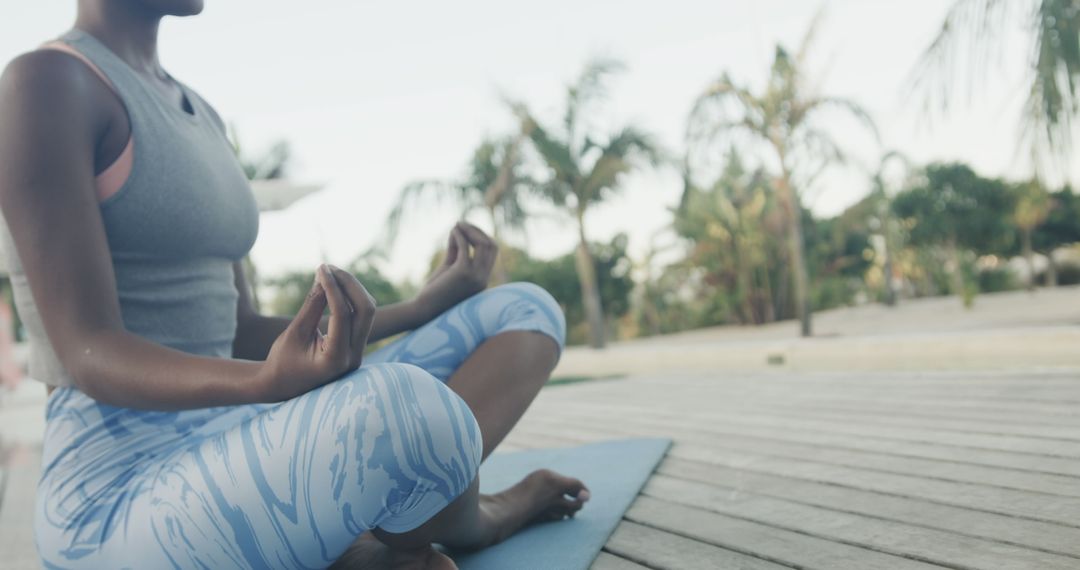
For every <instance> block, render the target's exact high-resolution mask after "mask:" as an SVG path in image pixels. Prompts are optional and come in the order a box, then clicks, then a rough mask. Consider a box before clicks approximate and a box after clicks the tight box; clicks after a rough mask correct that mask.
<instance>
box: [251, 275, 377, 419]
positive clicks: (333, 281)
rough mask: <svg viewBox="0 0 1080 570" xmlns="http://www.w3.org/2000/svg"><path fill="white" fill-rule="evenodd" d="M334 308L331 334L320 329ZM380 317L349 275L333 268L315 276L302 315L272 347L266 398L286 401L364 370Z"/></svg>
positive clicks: (264, 379) (265, 369) (263, 378)
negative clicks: (325, 314) (370, 338)
mask: <svg viewBox="0 0 1080 570" xmlns="http://www.w3.org/2000/svg"><path fill="white" fill-rule="evenodd" d="M327 306H329V307H330V318H329V323H328V327H327V331H326V334H325V335H324V334H323V333H322V332H321V331H320V330H319V321H320V319H321V318H322V316H323V310H324V309H325V308H326V307H327ZM374 318H375V299H373V298H372V297H371V295H370V294H368V292H367V290H366V289H364V286H363V285H361V284H360V282H359V281H357V280H356V278H355V277H353V276H352V275H350V274H349V273H347V272H345V271H342V270H341V269H338V268H336V267H335V268H331V267H330V266H329V265H321V266H319V269H318V270H317V271H316V272H315V284H314V286H313V287H312V289H311V292H310V293H308V296H307V299H305V300H304V305H303V306H302V307H301V308H300V312H299V313H297V314H296V317H295V318H293V320H292V322H291V323H289V326H288V327H287V328H286V329H285V331H284V332H282V333H281V335H280V336H278V338H277V340H276V341H274V344H273V346H271V347H270V354H269V355H268V356H267V358H266V362H265V363H263V366H262V369H261V370H260V377H259V380H258V386H259V391H260V392H261V393H260V396H261V399H264V400H268V401H274V402H278V401H282V400H287V399H289V398H293V397H296V396H298V395H300V394H303V393H305V392H307V391H309V390H311V389H313V388H317V387H319V386H322V385H323V384H326V383H327V382H330V381H331V380H334V379H336V378H338V377H340V376H341V375H343V374H345V373H346V372H351V371H352V370H355V369H357V368H358V367H359V366H360V361H361V359H362V358H363V354H364V347H365V346H366V345H367V339H368V335H369V334H370V333H371V326H372V323H373V322H374Z"/></svg>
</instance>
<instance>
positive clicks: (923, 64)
mask: <svg viewBox="0 0 1080 570" xmlns="http://www.w3.org/2000/svg"><path fill="white" fill-rule="evenodd" d="M1017 21H1021V22H1023V26H1024V28H1025V30H1026V31H1027V35H1028V41H1029V42H1030V43H1029V47H1028V53H1029V54H1030V55H1031V57H1030V58H1029V61H1028V63H1027V70H1026V79H1025V83H1027V84H1028V85H1029V87H1028V99H1027V103H1026V104H1025V106H1024V112H1023V115H1022V117H1021V120H1020V126H1021V129H1022V132H1023V133H1024V134H1025V136H1026V138H1027V139H1028V142H1029V143H1030V144H1031V153H1032V159H1033V161H1032V163H1033V165H1034V166H1035V168H1036V171H1037V170H1038V168H1039V164H1040V159H1042V158H1049V157H1055V156H1056V157H1057V158H1059V159H1063V160H1064V159H1068V158H1070V155H1069V149H1070V147H1071V144H1070V143H1071V140H1070V139H1071V134H1072V119H1073V118H1074V117H1075V115H1076V113H1077V110H1078V106H1080V1H1077V0H1022V1H1018V0H954V2H953V5H952V8H951V9H950V10H949V12H948V14H947V15H946V17H945V21H944V22H943V23H942V25H941V30H940V31H939V32H938V34H937V36H936V37H935V38H934V41H933V42H932V43H931V44H930V46H929V47H928V48H927V49H926V52H925V53H924V54H923V57H922V60H921V61H920V63H919V65H918V66H917V67H916V69H915V74H914V76H913V81H912V84H913V86H914V88H915V89H921V90H924V91H925V95H926V98H925V102H926V104H927V106H931V105H933V104H934V103H935V99H936V98H940V100H939V101H936V103H938V104H939V105H940V106H941V107H942V108H943V109H946V108H947V107H948V104H949V101H950V99H951V98H952V93H951V86H952V85H953V83H952V82H953V79H954V78H955V77H956V76H958V75H964V76H967V77H968V79H969V82H968V83H969V86H970V87H971V88H972V89H973V90H974V88H975V87H976V85H975V80H977V79H980V78H983V77H985V76H987V75H988V73H987V69H986V67H987V66H988V65H990V63H991V62H994V61H996V60H997V59H998V57H997V56H998V55H1000V54H1001V53H1004V52H1005V51H1006V49H1007V48H1006V45H1005V41H1004V40H1005V37H1006V35H1007V32H1008V31H1009V29H1010V28H1012V27H1013V26H1014V25H1015V23H1016V22H1017ZM965 48H966V53H963V52H964V51H965ZM962 69H963V70H966V72H965V71H963V70H962Z"/></svg>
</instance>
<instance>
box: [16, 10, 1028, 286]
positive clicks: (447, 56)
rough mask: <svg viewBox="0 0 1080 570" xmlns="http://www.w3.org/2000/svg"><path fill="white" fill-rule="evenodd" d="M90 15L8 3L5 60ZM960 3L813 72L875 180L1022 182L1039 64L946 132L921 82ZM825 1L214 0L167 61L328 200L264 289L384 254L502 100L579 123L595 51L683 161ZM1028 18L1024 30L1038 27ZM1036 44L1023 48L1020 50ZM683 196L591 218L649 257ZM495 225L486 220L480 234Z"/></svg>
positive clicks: (314, 200) (622, 92)
mask: <svg viewBox="0 0 1080 570" xmlns="http://www.w3.org/2000/svg"><path fill="white" fill-rule="evenodd" d="M75 4H76V1H75V0H38V1H34V2H26V1H21V0H20V1H16V0H0V13H2V14H4V18H3V23H2V24H0V64H6V62H7V61H8V60H10V59H11V58H12V57H14V56H16V55H17V54H19V53H21V52H23V51H26V50H28V49H32V48H33V47H34V46H35V45H37V44H39V43H41V42H42V41H44V40H47V39H49V38H51V37H53V36H56V35H58V34H59V33H61V32H63V31H64V30H65V29H67V28H68V27H69V26H70V24H71V22H72V21H73V17H74V11H75ZM950 4H951V0H833V1H831V2H825V3H824V6H825V20H824V23H823V27H822V29H821V32H820V35H819V38H818V41H817V43H816V47H815V50H814V52H813V53H814V55H813V57H812V58H811V69H810V75H811V77H812V79H813V80H814V82H815V84H816V85H818V90H819V92H820V93H821V94H824V95H831V96H840V97H847V98H851V99H854V100H855V101H857V102H859V103H861V104H862V105H863V106H864V107H865V108H866V109H867V110H869V112H870V113H871V114H872V115H873V117H874V119H875V120H876V121H877V124H878V127H879V130H880V132H881V139H882V147H881V148H879V147H877V146H876V145H875V144H874V143H873V141H872V140H870V139H868V137H866V136H864V135H862V134H860V133H859V132H857V131H855V130H853V128H851V127H850V126H844V125H839V126H838V127H837V131H836V138H838V139H839V140H840V142H841V144H843V145H845V146H846V147H848V148H849V150H850V151H851V153H852V155H853V157H854V158H855V159H856V161H857V163H861V164H863V165H864V166H865V168H872V167H873V166H874V165H876V163H877V160H878V157H879V156H880V154H881V152H882V148H885V149H898V150H900V151H902V152H903V153H905V154H906V155H907V156H909V157H910V158H911V159H912V160H914V161H915V162H917V163H923V162H927V161H932V160H963V161H966V162H968V163H970V164H972V165H973V166H974V167H975V168H976V169H977V170H978V171H980V172H981V173H983V174H986V175H995V176H996V175H1000V176H1012V177H1022V176H1026V175H1027V174H1028V167H1027V165H1026V164H1025V163H1024V161H1023V160H1021V159H1020V157H1022V156H1023V155H1022V153H1018V150H1017V143H1016V140H1017V137H1016V125H1017V119H1018V116H1019V112H1020V108H1021V105H1022V104H1023V101H1024V96H1025V93H1026V92H1025V85H1024V84H1023V77H1022V74H1021V72H1022V69H1023V64H1024V61H1025V60H1024V57H1026V56H1025V55H1024V53H1023V50H1022V49H1017V50H1014V53H1015V54H1018V55H1011V56H1009V57H1007V58H1006V61H1003V62H1002V64H1001V66H1000V68H995V72H994V74H993V79H992V80H991V81H988V82H986V84H985V85H984V86H983V92H981V93H979V94H978V95H977V96H976V97H974V98H973V99H972V100H971V101H970V102H962V104H961V105H957V106H956V108H955V109H954V112H952V113H951V114H950V115H949V116H948V117H947V118H946V119H944V120H939V121H935V122H934V124H933V125H932V128H931V126H930V125H928V124H927V123H926V122H925V121H923V120H921V119H920V116H919V112H918V111H919V108H918V106H917V105H914V104H912V103H911V102H910V101H905V91H904V89H903V88H904V86H905V84H906V81H907V79H908V78H909V75H910V72H911V70H912V68H913V65H914V64H915V62H916V61H917V60H918V57H919V55H920V54H921V52H922V50H923V49H924V48H925V47H926V45H927V43H928V42H929V40H930V39H931V38H932V37H933V35H934V34H935V32H936V30H937V28H938V27H939V26H940V23H941V21H942V18H943V16H944V14H945V11H946V9H947V8H948V6H949V5H950ZM820 6H822V4H821V3H818V2H812V1H806V0H759V1H754V2H747V1H741V0H713V1H704V0H697V1H692V0H667V1H665V2H655V1H640V0H633V1H631V0H602V1H601V0H572V1H571V0H546V1H544V2H528V3H525V2H506V1H505V0H504V1H497V0H457V1H450V2H445V1H444V2H434V1H427V2H418V1H399V2H388V1H382V2H374V1H361V0H351V1H346V0H310V1H307V2H296V1H285V0H258V1H256V0H229V1H228V2H225V1H220V0H207V8H206V11H205V12H204V13H203V14H202V15H201V16H198V17H195V18H190V19H184V20H177V19H170V20H167V21H166V23H165V24H164V27H163V30H162V36H161V45H162V47H161V59H162V63H163V64H164V66H165V68H166V69H167V70H169V72H170V73H171V74H172V75H174V76H176V77H178V78H179V79H181V80H182V81H184V82H185V83H187V84H188V85H189V86H191V87H192V88H194V89H195V90H197V91H199V92H200V93H201V94H202V95H203V96H204V97H205V98H206V99H208V100H209V101H210V103H211V104H213V105H215V106H216V107H217V109H218V111H219V112H220V113H221V115H222V116H223V117H225V119H226V121H227V122H230V123H232V124H233V125H235V126H236V127H237V129H238V131H239V133H240V135H241V137H242V139H243V141H244V143H245V145H246V146H247V147H248V148H251V149H261V148H264V147H265V146H266V145H268V144H270V143H271V142H273V141H274V140H276V139H286V140H288V141H289V142H290V143H291V144H292V146H293V148H294V150H295V153H296V159H297V161H296V165H295V166H296V168H295V170H294V178H295V179H296V180H297V181H299V182H321V183H325V184H326V188H325V190H323V191H322V192H320V193H319V194H317V195H314V196H312V197H310V198H308V199H305V200H303V201H301V202H299V203H297V204H296V205H294V206H293V207H292V208H290V209H289V210H286V211H284V212H278V213H271V214H266V215H264V216H263V218H262V226H261V231H260V236H259V240H258V243H257V244H256V246H255V250H254V251H253V257H254V259H255V261H256V263H257V264H258V265H259V267H260V269H261V272H262V274H263V275H271V274H275V273H278V272H281V271H284V270H288V269H311V268H313V267H314V266H315V265H316V264H317V263H319V262H320V261H321V260H322V256H323V255H324V253H325V255H326V257H327V258H328V259H329V261H331V262H334V263H338V264H345V263H347V262H348V261H349V260H350V259H351V258H352V257H353V256H355V255H356V253H358V252H359V251H361V250H363V249H365V248H366V247H367V246H368V245H370V243H371V241H372V239H373V237H374V236H375V235H376V234H377V232H378V231H379V229H380V228H381V225H382V221H383V219H384V218H385V215H386V213H387V211H388V210H389V208H390V206H391V204H392V202H393V199H394V197H395V195H396V194H397V192H398V190H399V189H400V188H401V187H402V186H403V185H404V184H405V183H406V182H408V181H410V180H414V179H417V178H452V177H455V176H458V175H459V174H460V173H461V172H462V171H463V169H464V168H465V165H466V162H467V160H468V159H469V156H470V154H471V151H472V149H473V148H474V147H475V146H476V144H477V143H478V142H479V141H480V139H481V138H482V136H483V135H485V134H501V133H504V132H508V131H509V130H510V129H511V128H513V124H514V123H513V121H512V119H511V118H510V116H509V114H508V113H507V111H506V110H505V108H504V107H503V106H502V104H501V103H500V93H506V94H509V95H511V96H513V97H515V98H518V99H522V100H524V101H526V102H528V103H529V104H530V105H531V106H532V107H533V108H534V109H536V110H537V111H538V112H539V113H540V114H541V115H542V116H546V117H553V116H554V115H553V113H556V112H558V111H559V109H561V103H562V98H563V93H564V85H565V83H566V82H567V81H569V80H570V79H572V78H573V77H574V76H575V75H576V74H577V73H578V70H579V69H580V68H581V66H582V65H583V63H584V62H585V61H586V60H588V59H589V58H590V57H591V56H594V55H606V56H614V57H617V58H620V59H622V60H623V61H624V62H625V63H626V64H627V66H628V71H627V72H626V73H625V74H623V75H621V76H620V77H618V79H617V80H616V81H615V82H614V83H613V85H612V87H613V88H612V97H611V101H610V105H609V106H608V107H607V110H606V111H605V112H604V113H603V114H602V115H601V116H600V117H598V119H597V121H598V122H599V124H601V125H614V124H617V123H623V122H627V121H632V122H635V123H637V124H639V125H641V126H642V127H644V128H646V129H648V130H651V131H653V132H654V133H656V134H657V136H658V137H659V139H660V140H661V141H662V142H663V143H664V144H665V145H666V146H667V147H668V148H669V149H671V150H672V151H673V152H675V153H680V152H681V151H682V145H681V140H682V133H683V130H684V128H685V120H686V116H687V113H688V111H689V109H690V106H691V104H692V102H693V100H694V98H695V97H696V96H697V95H698V93H700V92H701V91H702V90H703V89H704V88H705V87H706V85H707V84H708V82H709V81H710V80H711V79H713V78H715V77H717V76H718V75H719V74H720V73H721V72H723V71H725V70H726V71H729V72H730V73H731V74H732V75H733V76H734V77H735V78H736V80H738V81H742V82H746V83H748V84H750V85H751V86H754V87H757V86H760V85H761V83H762V82H763V81H764V79H765V77H766V73H767V71H768V66H769V64H770V63H771V58H772V51H773V46H774V45H775V43H776V42H778V41H779V42H782V43H784V44H785V45H786V46H788V47H789V48H791V49H795V48H796V47H797V46H798V44H799V41H800V40H801V38H802V36H803V34H804V32H805V30H806V27H807V26H808V24H809V22H810V21H811V19H812V17H813V15H814V13H815V12H816V11H817V10H818V9H819V7H820ZM1020 24H1021V22H1017V26H1018V27H1019V26H1020ZM1016 47H1017V48H1021V47H1024V46H1023V44H1018V45H1017V46H1016ZM866 190H867V183H866V179H865V175H862V174H860V173H859V172H858V171H857V170H856V169H854V168H851V169H848V170H846V171H839V170H838V171H836V172H834V173H832V174H831V175H829V176H828V177H827V178H825V179H824V180H823V183H822V185H821V187H820V188H818V189H816V190H815V192H814V193H813V198H812V200H811V201H810V204H809V205H810V206H811V207H812V208H813V209H814V210H815V211H816V212H818V213H819V214H833V213H836V212H838V211H840V210H842V209H843V208H844V207H845V206H847V205H849V204H851V203H853V202H855V201H856V200H858V199H859V198H860V197H862V196H863V195H864V194H865V192H866ZM680 192H681V181H680V180H679V178H678V176H676V174H675V172H674V171H666V170H660V171H653V172H644V173H641V174H638V175H635V176H633V177H631V178H629V179H628V180H627V184H626V187H625V192H624V193H623V194H622V196H621V197H619V198H618V199H616V200H613V201H612V202H611V203H610V204H607V205H604V206H603V207H601V208H598V209H596V210H595V211H593V212H592V214H591V217H590V219H589V220H588V221H589V226H590V231H591V235H590V237H591V238H593V239H597V240H599V239H606V238H609V237H610V236H612V235H613V234H615V233H616V232H619V231H625V232H628V233H629V235H630V239H631V241H630V243H631V252H632V253H633V254H635V255H640V254H641V253H642V252H643V251H644V250H645V248H647V247H648V244H649V240H650V236H651V235H652V234H654V233H655V232H656V230H658V229H660V228H662V227H664V226H665V224H667V223H669V221H670V214H669V212H668V210H667V209H668V208H669V207H671V206H673V205H674V204H675V203H676V201H677V199H678V196H679V193H680ZM454 218H455V213H454V212H452V211H450V209H448V208H435V207H433V208H430V209H428V210H417V211H415V214H414V215H413V217H411V218H409V220H408V221H407V222H406V226H405V228H404V231H403V234H404V235H403V238H402V239H401V241H400V242H399V246H398V247H397V248H396V250H395V252H394V258H393V259H392V260H391V262H390V264H389V265H388V266H387V267H385V268H384V269H386V271H387V272H388V273H389V274H390V275H391V276H393V277H395V278H402V277H412V278H416V277H418V276H419V275H420V274H421V273H422V271H423V269H424V267H425V266H426V262H427V260H428V259H429V257H430V255H431V253H432V252H433V251H434V249H435V248H436V247H437V245H438V244H441V243H443V242H444V238H445V232H446V231H447V230H448V229H449V227H450V226H451V225H452V223H453V221H454ZM477 222H478V223H480V224H481V225H483V220H477ZM570 230H571V226H569V225H560V224H556V223H553V222H540V223H536V224H534V225H533V226H532V227H531V228H530V241H529V248H530V250H531V251H532V252H533V253H534V254H536V255H540V256H553V255H557V254H561V253H565V252H568V251H570V249H571V247H572V246H573V244H574V232H573V231H570Z"/></svg>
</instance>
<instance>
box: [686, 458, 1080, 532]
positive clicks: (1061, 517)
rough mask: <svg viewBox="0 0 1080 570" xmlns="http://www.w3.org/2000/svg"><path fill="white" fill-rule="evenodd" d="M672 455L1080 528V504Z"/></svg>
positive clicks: (914, 480)
mask: <svg viewBox="0 0 1080 570" xmlns="http://www.w3.org/2000/svg"><path fill="white" fill-rule="evenodd" d="M669 455H671V456H674V457H680V458H686V459H691V460H695V461H699V462H703V463H709V464H716V465H722V466H726V467H731V468H737V469H746V470H751V471H755V472H759V473H766V474H770V475H779V476H785V475H788V476H793V477H797V478H799V479H802V480H807V481H814V482H818V483H826V484H832V485H841V486H845V487H851V488H854V489H861V490H864V491H875V492H879V493H886V494H890V495H895V496H899V497H910V498H917V499H922V500H926V501H931V502H935V503H939V504H943V505H952V506H955V507H962V508H967V509H972V510H976V511H985V512H989V513H997V514H1001V515H1007V516H1012V517H1018V518H1022V519H1028V520H1032V521H1042V522H1047V523H1054V524H1060V525H1064V526H1069V527H1073V528H1080V500H1077V499H1073V498H1070V497H1059V496H1055V495H1044V494H1040V493H1031V492H1027V491H1014V490H1011V489H1000V488H996V487H985V486H982V485H972V484H967V483H954V482H951V481H938V480H934V479H926V478H923V477H915V476H911V475H896V474H890V473H881V472H876V471H867V470H864V469H856V468H852V467H842V466H835V465H824V464H820V463H814V462H810V461H801V460H797V459H788V458H778V457H766V456H761V455H753V454H747V453H740V452H731V451H727V450H721V449H706V448H700V447H693V446H681V445H680V444H678V443H677V444H676V445H675V446H674V447H673V448H672V450H671V452H669Z"/></svg>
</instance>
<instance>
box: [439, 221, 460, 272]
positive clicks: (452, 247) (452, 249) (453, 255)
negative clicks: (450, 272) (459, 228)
mask: <svg viewBox="0 0 1080 570" xmlns="http://www.w3.org/2000/svg"><path fill="white" fill-rule="evenodd" d="M455 229H456V228H455ZM454 231H455V230H453V229H452V230H450V235H449V236H447V237H446V257H444V258H443V263H442V264H443V265H444V266H446V267H449V266H451V265H453V264H454V261H456V260H457V256H458V251H459V250H458V242H457V240H456V239H454Z"/></svg>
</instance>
